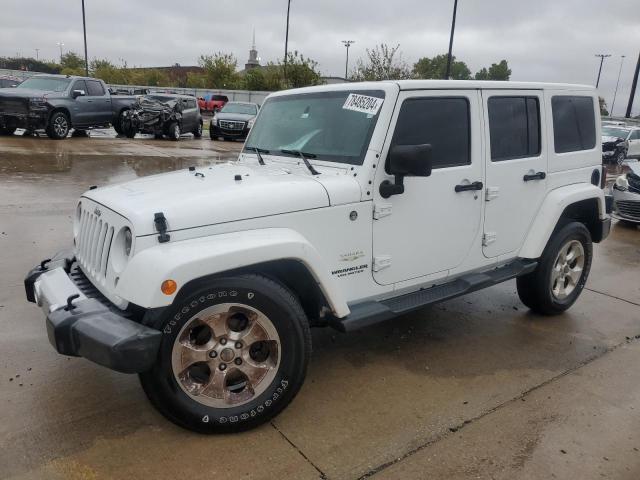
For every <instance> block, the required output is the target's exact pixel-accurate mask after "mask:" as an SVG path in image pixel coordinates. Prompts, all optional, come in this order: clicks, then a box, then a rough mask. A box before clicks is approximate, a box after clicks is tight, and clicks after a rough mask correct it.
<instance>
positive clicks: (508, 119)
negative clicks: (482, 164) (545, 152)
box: [487, 97, 540, 162]
mask: <svg viewBox="0 0 640 480" xmlns="http://www.w3.org/2000/svg"><path fill="white" fill-rule="evenodd" d="M487 106H488V111H489V136H490V141H491V161H493V162H499V161H503V160H513V159H516V158H527V157H535V156H538V155H539V154H540V109H539V106H538V99H537V97H491V98H489V100H488V102H487Z"/></svg>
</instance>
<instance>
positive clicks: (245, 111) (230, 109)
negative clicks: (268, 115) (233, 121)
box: [220, 103, 258, 115]
mask: <svg viewBox="0 0 640 480" xmlns="http://www.w3.org/2000/svg"><path fill="white" fill-rule="evenodd" d="M220 113H241V114H242V115H255V114H257V113H258V110H257V109H256V106H255V105H247V104H244V103H227V104H226V105H225V106H224V107H222V110H220Z"/></svg>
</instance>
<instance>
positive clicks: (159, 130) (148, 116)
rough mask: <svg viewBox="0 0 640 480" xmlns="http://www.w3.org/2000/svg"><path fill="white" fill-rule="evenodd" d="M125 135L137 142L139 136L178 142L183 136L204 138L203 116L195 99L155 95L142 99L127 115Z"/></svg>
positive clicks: (124, 117)
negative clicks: (144, 135) (135, 138)
mask: <svg viewBox="0 0 640 480" xmlns="http://www.w3.org/2000/svg"><path fill="white" fill-rule="evenodd" d="M122 133H123V134H124V135H126V136H127V137H129V138H134V137H135V136H136V134H138V133H144V134H151V135H154V136H155V137H156V138H163V137H167V138H170V139H171V140H178V139H179V138H180V136H181V135H182V134H184V133H192V134H193V136H194V137H195V138H200V137H201V136H202V116H201V115H200V108H199V107H198V103H197V101H196V98H195V97H190V96H188V95H168V94H162V95H160V94H153V95H145V96H143V97H140V98H139V99H138V101H137V102H136V103H135V104H134V105H133V106H132V107H131V110H128V111H127V112H125V113H124V115H123V119H122Z"/></svg>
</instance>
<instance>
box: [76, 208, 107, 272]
mask: <svg viewBox="0 0 640 480" xmlns="http://www.w3.org/2000/svg"><path fill="white" fill-rule="evenodd" d="M113 233H114V228H113V226H111V225H109V224H108V223H107V222H106V221H103V220H102V219H101V218H100V217H99V216H98V215H96V214H95V213H93V212H90V211H89V210H85V209H84V208H83V209H82V212H81V214H80V230H79V232H78V236H77V238H76V258H77V260H78V262H79V263H80V265H82V267H83V268H84V270H85V271H86V272H88V273H89V274H90V275H91V276H92V277H93V278H95V279H96V280H104V279H105V277H106V274H107V260H108V259H109V250H110V249H111V242H112V241H113Z"/></svg>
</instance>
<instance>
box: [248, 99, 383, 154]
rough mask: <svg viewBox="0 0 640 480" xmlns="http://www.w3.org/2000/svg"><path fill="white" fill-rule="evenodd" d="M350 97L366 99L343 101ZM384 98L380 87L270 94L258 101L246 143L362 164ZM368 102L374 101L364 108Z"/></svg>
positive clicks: (279, 150)
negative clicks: (260, 101)
mask: <svg viewBox="0 0 640 480" xmlns="http://www.w3.org/2000/svg"><path fill="white" fill-rule="evenodd" d="M353 98H356V99H359V100H362V101H364V102H365V103H361V104H357V105H356V104H355V103H350V102H347V100H350V101H351V100H352V99H353ZM367 99H368V100H367ZM383 99H384V92H383V91H379V90H375V91H373V90H367V91H362V92H353V91H335V92H320V93H311V94H298V95H287V96H282V97H273V98H271V99H269V100H267V101H266V102H265V104H264V105H263V107H262V109H261V111H260V116H259V117H258V121H257V122H256V124H255V125H254V127H253V129H252V130H251V133H250V134H249V138H248V139H247V143H246V145H247V147H246V149H247V150H248V151H250V149H251V148H260V149H263V150H269V151H270V152H272V153H274V154H278V155H281V154H284V155H287V156H294V157H295V156H296V153H295V152H296V151H302V152H303V153H304V154H307V155H308V156H311V155H313V158H315V159H318V160H326V161H329V162H339V163H348V164H351V165H361V164H362V162H363V161H364V156H365V153H366V151H367V147H368V146H369V140H370V139H371V135H372V134H373V129H374V128H375V126H376V122H377V121H378V113H379V109H380V106H381V105H382V100H383ZM366 102H369V103H366ZM371 104H373V105H375V107H374V108H373V109H369V110H367V108H369V107H368V105H371ZM363 110H364V111H363ZM282 150H287V151H288V152H282Z"/></svg>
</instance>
